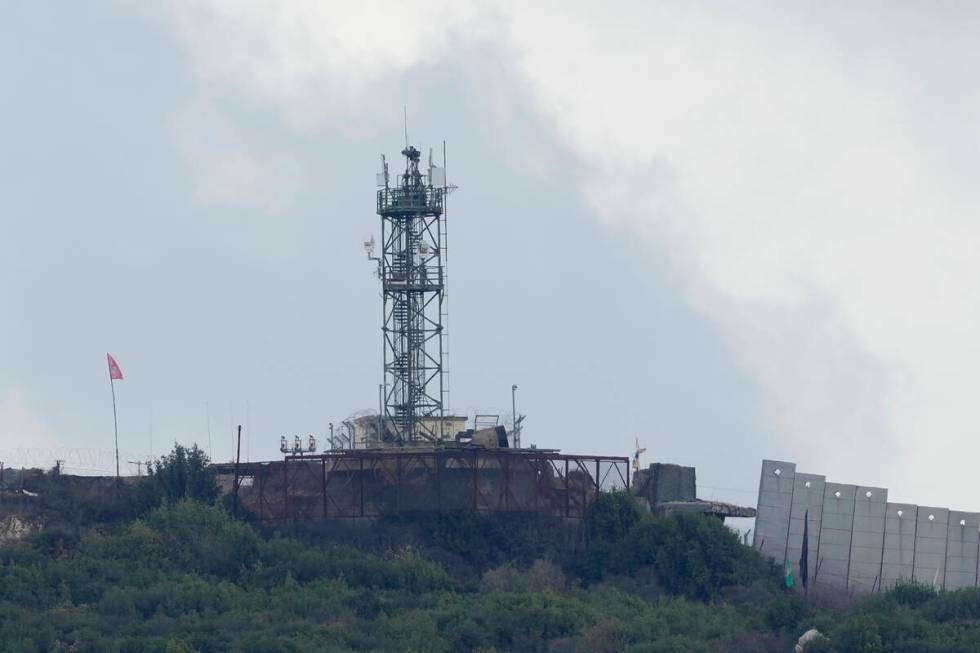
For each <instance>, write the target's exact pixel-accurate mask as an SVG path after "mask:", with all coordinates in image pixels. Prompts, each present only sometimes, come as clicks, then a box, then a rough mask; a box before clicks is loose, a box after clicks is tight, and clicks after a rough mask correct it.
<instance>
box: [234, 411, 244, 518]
mask: <svg viewBox="0 0 980 653" xmlns="http://www.w3.org/2000/svg"><path fill="white" fill-rule="evenodd" d="M241 459H242V425H241V424H239V425H238V446H237V448H236V449H235V484H234V487H235V513H234V514H235V517H236V518H237V517H238V483H239V477H238V466H239V464H241Z"/></svg>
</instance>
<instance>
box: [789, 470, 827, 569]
mask: <svg viewBox="0 0 980 653" xmlns="http://www.w3.org/2000/svg"><path fill="white" fill-rule="evenodd" d="M825 485H826V479H825V478H824V477H823V476H819V475H817V474H801V473H799V472H797V473H796V478H795V479H794V480H793V508H792V512H791V514H790V520H789V539H788V544H787V547H786V559H787V560H789V562H790V564H791V565H793V575H794V576H795V577H796V579H797V580H799V578H800V576H801V574H800V555H801V554H802V553H803V517H804V516H805V515H807V514H808V513H809V520H810V529H809V531H808V539H809V540H810V545H809V551H808V554H807V558H808V564H807V567H809V578H810V581H813V576H814V574H815V573H816V570H817V549H818V548H819V546H820V522H821V517H822V516H823V493H824V486H825Z"/></svg>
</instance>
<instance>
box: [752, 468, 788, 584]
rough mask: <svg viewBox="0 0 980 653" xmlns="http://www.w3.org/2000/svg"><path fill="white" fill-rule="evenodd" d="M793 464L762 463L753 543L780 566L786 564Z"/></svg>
mask: <svg viewBox="0 0 980 653" xmlns="http://www.w3.org/2000/svg"><path fill="white" fill-rule="evenodd" d="M795 477H796V465H795V464H794V463H789V462H784V461H779V460H763V461H762V478H761V480H760V481H759V506H758V514H757V515H756V518H755V536H754V538H753V540H752V541H753V543H754V544H755V548H756V549H758V551H759V552H760V553H762V554H763V555H765V556H768V557H770V558H772V559H773V560H775V561H776V563H777V564H780V565H782V564H783V562H784V561H785V560H786V538H787V536H788V533H789V519H790V514H791V511H792V506H793V484H794V480H795Z"/></svg>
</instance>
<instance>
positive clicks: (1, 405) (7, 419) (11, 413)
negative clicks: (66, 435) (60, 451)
mask: <svg viewBox="0 0 980 653" xmlns="http://www.w3.org/2000/svg"><path fill="white" fill-rule="evenodd" d="M0 442H4V443H7V444H8V445H9V444H10V443H13V442H16V443H19V444H21V445H24V446H26V447H29V448H31V449H43V448H49V447H57V446H59V445H60V442H59V441H58V438H57V437H56V436H55V434H54V433H52V432H51V431H50V430H49V429H48V428H47V427H46V426H45V425H44V424H43V423H42V422H41V420H40V419H38V417H37V416H36V415H35V414H34V412H33V411H32V410H31V409H30V407H29V406H28V405H27V403H26V402H25V401H24V397H23V395H22V394H21V392H20V391H18V390H11V389H8V390H7V391H6V392H5V393H4V394H3V395H0ZM7 463H8V465H9V464H10V461H9V460H8V461H7Z"/></svg>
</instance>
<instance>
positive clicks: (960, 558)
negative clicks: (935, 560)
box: [944, 510, 980, 590]
mask: <svg viewBox="0 0 980 653" xmlns="http://www.w3.org/2000/svg"><path fill="white" fill-rule="evenodd" d="M978 540H980V514H977V513H975V512H960V511H958V510H950V511H949V526H948V527H947V529H946V581H945V583H944V587H945V588H946V589H948V590H955V589H960V588H963V587H976V584H977V542H978Z"/></svg>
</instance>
